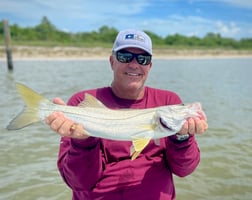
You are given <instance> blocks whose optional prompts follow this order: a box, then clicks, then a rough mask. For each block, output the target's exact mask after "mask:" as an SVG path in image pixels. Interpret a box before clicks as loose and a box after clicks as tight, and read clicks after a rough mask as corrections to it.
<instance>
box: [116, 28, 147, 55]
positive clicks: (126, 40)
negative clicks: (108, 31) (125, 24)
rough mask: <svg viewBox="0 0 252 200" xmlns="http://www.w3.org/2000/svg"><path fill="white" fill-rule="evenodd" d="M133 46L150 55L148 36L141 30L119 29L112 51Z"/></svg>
mask: <svg viewBox="0 0 252 200" xmlns="http://www.w3.org/2000/svg"><path fill="white" fill-rule="evenodd" d="M129 47H135V48H139V49H142V50H144V51H146V52H147V53H149V54H150V55H152V42H151V39H150V37H149V36H148V35H147V34H146V33H145V32H143V31H138V30H133V29H126V30H123V31H120V32H119V33H118V35H117V37H116V39H115V42H114V46H113V49H112V50H113V51H114V52H116V51H119V50H121V49H125V48H129Z"/></svg>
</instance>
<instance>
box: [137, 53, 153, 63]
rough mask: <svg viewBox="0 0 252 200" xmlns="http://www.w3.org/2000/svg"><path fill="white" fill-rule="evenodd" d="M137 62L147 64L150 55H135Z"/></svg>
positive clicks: (149, 60)
mask: <svg viewBox="0 0 252 200" xmlns="http://www.w3.org/2000/svg"><path fill="white" fill-rule="evenodd" d="M137 62H138V64H140V65H148V64H150V62H151V56H150V55H137Z"/></svg>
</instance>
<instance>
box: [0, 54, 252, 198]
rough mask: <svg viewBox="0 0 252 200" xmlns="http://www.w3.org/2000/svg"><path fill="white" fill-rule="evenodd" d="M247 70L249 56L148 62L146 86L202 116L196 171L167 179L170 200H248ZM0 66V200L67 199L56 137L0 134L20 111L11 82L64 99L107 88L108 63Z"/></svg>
mask: <svg viewBox="0 0 252 200" xmlns="http://www.w3.org/2000/svg"><path fill="white" fill-rule="evenodd" d="M251 66H252V59H251V58H242V59H198V60H193V59H192V60H190V59H186V60H154V65H153V68H152V71H151V73H150V76H149V79H148V81H147V84H148V85H150V86H153V87H159V88H163V89H168V90H172V91H176V92H177V93H178V94H179V95H180V96H181V97H182V99H183V100H184V102H193V101H200V102H201V103H202V105H203V107H204V109H205V111H206V114H207V116H208V122H209V130H208V131H207V132H206V133H205V134H203V135H201V136H197V140H198V143H199V146H200V149H201V163H200V165H199V167H198V169H197V170H196V171H195V172H194V173H193V174H192V175H190V176H188V177H186V178H178V177H175V183H176V189H177V199H178V200H185V199H186V200H201V199H202V200H230V199H237V200H248V199H251V196H252V133H251V130H252V105H251V103H252V79H251V75H252V67H251ZM0 68H1V70H0V93H1V98H0V112H1V117H0V125H1V126H0V160H1V161H0V199H3V200H5V199H8V200H15V199H18V200H19V199H22V200H26V199H27V200H34V199H39V200H43V199H45V200H48V199H50V200H62V199H63V200H65V199H71V191H70V190H69V189H68V188H67V186H66V185H65V184H64V183H63V181H62V180H61V177H60V175H59V173H58V170H57V167H56V161H57V153H58V144H59V137H58V136H57V135H56V134H55V133H53V132H52V131H50V130H49V128H47V127H46V126H44V124H42V123H41V124H37V125H34V126H30V127H27V128H25V129H22V130H20V131H9V132H8V131H6V130H5V127H6V125H7V124H8V122H9V121H10V120H11V119H12V118H13V117H14V116H15V115H16V113H17V112H18V111H20V110H21V109H22V107H23V102H22V101H21V100H20V98H19V96H18V95H17V93H16V91H15V86H14V84H15V82H17V81H18V82H23V83H25V84H27V85H28V86H29V87H31V88H33V89H34V90H36V91H39V92H40V93H41V94H43V95H45V96H46V97H48V98H49V99H52V98H54V97H56V96H58V97H61V98H63V99H64V100H67V99H68V97H69V96H70V95H71V94H72V93H73V92H75V91H78V90H82V89H88V88H95V87H102V86H107V85H110V82H111V79H112V72H111V69H110V66H109V63H108V61H105V60H103V61H16V62H14V68H15V69H14V72H13V73H8V72H7V70H6V63H5V62H3V61H0ZM154 184H155V183H154ZM157 184H158V183H157Z"/></svg>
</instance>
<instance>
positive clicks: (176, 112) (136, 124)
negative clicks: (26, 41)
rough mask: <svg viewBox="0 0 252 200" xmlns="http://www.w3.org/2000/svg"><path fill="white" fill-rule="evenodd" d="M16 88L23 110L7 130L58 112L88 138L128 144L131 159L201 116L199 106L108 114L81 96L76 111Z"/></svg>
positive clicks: (26, 88)
mask: <svg viewBox="0 0 252 200" xmlns="http://www.w3.org/2000/svg"><path fill="white" fill-rule="evenodd" d="M16 87H17V91H18V93H19V94H20V96H21V97H22V98H23V100H24V102H25V104H26V106H25V107H24V109H23V111H22V112H21V113H19V114H18V115H17V116H16V117H15V118H14V119H13V120H12V121H11V122H10V123H9V125H8V126H7V129H8V130H17V129H21V128H24V127H26V126H29V125H31V124H33V123H35V122H39V121H42V120H44V119H45V118H46V117H47V116H48V115H50V114H51V113H53V112H55V111H60V112H63V113H64V114H65V115H66V116H67V117H68V118H70V119H72V120H73V121H75V122H76V123H80V124H82V125H83V127H84V128H85V132H86V133H87V134H88V135H90V136H93V137H99V138H106V139H113V140H125V141H132V142H133V150H132V159H135V158H136V157H137V156H138V155H139V154H140V152H141V151H142V150H143V149H144V147H145V146H146V145H147V144H148V143H149V141H150V140H151V139H159V138H162V137H166V136H170V135H173V134H175V133H177V132H178V131H179V130H180V129H181V128H182V126H183V124H184V123H185V121H186V119H187V118H188V117H197V116H199V114H200V113H203V111H202V109H201V105H200V103H193V104H188V105H172V106H162V107H156V108H149V109H123V110H112V109H109V108H107V107H106V106H104V105H103V104H102V103H101V102H100V101H98V100H97V99H96V98H95V97H93V96H92V95H89V94H85V100H84V101H83V102H81V103H80V104H79V106H78V107H74V106H66V105H57V104H54V103H52V102H51V101H49V100H48V99H46V98H44V97H43V96H41V95H40V94H38V93H36V92H34V91H33V90H31V89H30V88H28V87H26V86H25V85H23V84H21V83H17V84H16Z"/></svg>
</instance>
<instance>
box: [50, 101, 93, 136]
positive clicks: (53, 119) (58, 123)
mask: <svg viewBox="0 0 252 200" xmlns="http://www.w3.org/2000/svg"><path fill="white" fill-rule="evenodd" d="M53 102H54V103H55V104H59V105H66V104H65V102H64V101H63V100H61V99H60V98H55V99H54V100H53ZM46 123H47V124H48V125H49V126H50V128H51V129H52V130H53V131H55V132H57V133H58V134H59V135H60V136H61V137H71V138H77V139H86V138H88V137H89V136H88V135H87V134H86V133H85V131H84V128H83V126H82V125H80V124H77V123H75V122H74V121H73V120H71V119H68V118H66V117H65V115H64V114H63V113H62V112H54V113H52V114H50V115H49V116H48V117H47V118H46Z"/></svg>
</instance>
